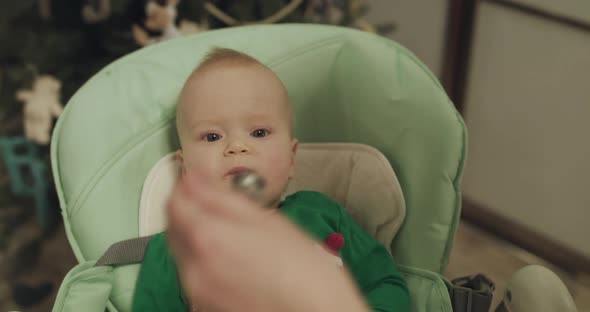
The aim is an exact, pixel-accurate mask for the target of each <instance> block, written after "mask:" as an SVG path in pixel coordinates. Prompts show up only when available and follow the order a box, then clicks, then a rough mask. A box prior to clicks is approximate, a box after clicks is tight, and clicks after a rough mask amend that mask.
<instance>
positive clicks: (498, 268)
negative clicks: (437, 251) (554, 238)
mask: <svg viewBox="0 0 590 312" xmlns="http://www.w3.org/2000/svg"><path fill="white" fill-rule="evenodd" d="M529 264H539V265H543V266H546V267H548V268H549V269H550V270H552V271H553V272H555V273H556V274H557V275H558V276H559V277H560V278H561V280H562V281H564V283H565V285H566V287H567V288H568V289H569V291H570V293H571V294H572V297H573V299H574V303H575V304H576V306H577V308H578V312H590V276H572V275H570V274H567V273H565V272H564V271H563V270H560V269H559V268H557V267H555V266H552V265H551V264H550V263H547V262H545V261H543V259H540V258H538V257H536V256H534V255H532V254H530V253H528V252H526V251H524V250H522V249H519V248H517V247H515V246H514V245H512V244H510V243H507V242H505V241H503V240H499V239H497V238H496V237H494V236H492V235H490V234H488V233H487V232H484V231H482V230H480V229H478V228H476V227H474V226H471V225H470V224H468V223H466V222H461V224H460V226H459V228H458V230H457V237H456V240H455V246H454V248H453V252H452V253H451V258H450V264H449V266H448V268H447V274H446V276H447V277H448V278H449V279H453V278H456V277H461V276H466V275H472V274H477V273H484V274H485V275H487V276H488V277H490V278H491V279H492V280H493V281H494V282H495V285H496V291H495V292H494V301H493V303H492V307H495V306H497V303H498V302H499V301H500V300H501V297H502V296H503V293H504V289H505V288H506V284H507V283H508V280H509V279H510V276H511V275H512V274H513V273H514V272H515V271H517V270H518V269H520V268H522V267H524V266H526V265H529ZM556 312H557V311H556Z"/></svg>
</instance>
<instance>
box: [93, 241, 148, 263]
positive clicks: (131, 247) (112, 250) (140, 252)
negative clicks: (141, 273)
mask: <svg viewBox="0 0 590 312" xmlns="http://www.w3.org/2000/svg"><path fill="white" fill-rule="evenodd" d="M151 238H152V236H144V237H138V238H132V239H128V240H124V241H120V242H118V243H115V244H113V245H111V247H109V248H108V249H107V251H106V252H105V253H104V254H103V255H102V256H101V257H100V259H98V261H96V264H95V266H101V265H123V264H133V263H141V262H142V261H143V256H144V255H145V251H146V249H147V246H148V244H149V242H150V239H151Z"/></svg>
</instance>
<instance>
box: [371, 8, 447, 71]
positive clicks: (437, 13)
mask: <svg viewBox="0 0 590 312" xmlns="http://www.w3.org/2000/svg"><path fill="white" fill-rule="evenodd" d="M368 3H369V5H370V10H369V13H368V14H367V20H369V21H370V22H388V21H393V22H395V23H396V24H397V27H398V28H397V30H396V31H395V32H394V33H392V35H390V38H391V39H393V40H395V41H397V42H399V43H401V44H402V45H403V46H405V47H406V48H408V49H409V50H411V51H412V52H413V53H414V54H416V56H418V58H419V59H420V60H421V61H422V62H423V63H424V64H426V66H428V68H430V70H431V71H432V72H433V73H434V74H435V75H437V76H438V77H439V78H440V77H441V74H442V68H443V66H442V61H443V56H444V41H445V34H446V33H445V31H446V23H447V21H446V18H447V7H448V1H447V0H437V1H430V0H369V1H368Z"/></svg>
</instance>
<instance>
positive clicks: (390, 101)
mask: <svg viewBox="0 0 590 312" xmlns="http://www.w3.org/2000/svg"><path fill="white" fill-rule="evenodd" d="M214 46H219V47H227V48H232V49H237V50H240V51H243V52H245V53H247V54H249V55H252V56H253V57H255V58H257V59H258V60H260V61H261V62H263V63H264V64H266V65H268V66H269V67H270V68H272V69H273V70H274V71H275V72H276V73H277V75H278V76H279V77H280V78H281V80H282V81H283V82H284V84H285V85H286V87H287V89H288V92H289V96H290V99H291V101H292V105H293V112H294V116H295V120H294V132H295V136H296V137H297V138H298V139H299V140H300V141H301V142H353V143H364V144H367V145H370V146H372V147H375V148H377V149H378V150H380V151H381V152H382V153H383V154H384V155H385V156H386V157H387V159H388V160H389V161H390V163H391V165H392V167H393V168H394V170H395V172H396V174H397V177H398V179H399V182H400V185H401V188H402V190H403V193H404V198H405V203H406V210H407V211H406V218H405V221H404V224H403V225H402V227H401V228H400V230H399V233H398V235H397V236H396V239H395V240H394V242H393V243H392V245H391V247H392V253H393V255H394V257H395V259H396V260H397V262H398V263H400V264H404V265H411V266H413V267H417V268H421V269H426V270H430V271H434V272H439V273H440V272H442V271H444V269H445V266H446V264H447V261H448V258H449V254H450V250H451V247H452V244H453V237H454V233H455V228H456V224H457V221H458V218H459V211H460V190H459V183H460V177H461V174H462V170H463V162H464V159H465V150H466V146H465V145H466V143H465V142H466V134H465V128H464V125H463V122H462V120H461V118H460V116H459V115H458V113H457V112H456V110H455V109H454V107H453V105H452V103H451V102H450V100H449V99H448V97H447V96H446V94H445V92H444V90H443V88H442V87H441V85H440V84H439V83H438V81H437V79H436V78H435V76H434V75H433V74H432V73H431V72H430V71H429V70H428V69H427V68H426V67H425V66H424V65H423V64H422V63H421V62H420V61H418V60H417V58H416V57H415V56H414V55H413V54H412V53H410V52H408V51H407V50H406V49H405V48H403V47H401V46H399V45H398V44H396V43H395V42H392V41H390V40H388V39H385V38H382V37H378V36H376V35H372V34H367V33H364V32H360V31H356V30H351V29H347V28H340V27H332V26H319V25H272V26H248V27H239V28H228V29H223V30H216V31H210V32H206V33H203V34H199V35H194V36H188V37H184V38H180V39H175V40H171V41H167V42H163V43H160V44H157V45H154V46H150V47H147V48H144V49H141V50H139V51H137V52H135V53H132V54H130V55H128V56H126V57H123V58H121V59H120V60H117V61H116V62H114V63H112V64H110V65H109V66H107V67H106V68H104V69H103V70H101V71H100V72H99V73H98V74H96V75H95V76H94V77H93V78H92V79H91V80H90V81H89V82H88V83H86V84H85V85H84V86H83V87H82V88H81V89H80V90H79V91H78V92H77V93H76V94H75V95H74V96H73V97H72V98H71V99H70V101H69V102H68V105H67V107H66V109H65V111H64V113H63V114H62V116H61V118H60V120H59V122H58V124H57V126H56V129H55V131H54V135H53V140H52V146H51V156H52V167H53V174H54V178H55V182H56V187H57V191H58V195H59V198H60V203H61V206H62V214H63V218H64V223H65V226H66V231H67V236H68V239H69V242H70V244H71V246H72V248H73V250H74V253H75V255H76V257H77V259H78V260H79V261H87V260H92V259H97V258H98V257H99V256H100V255H101V254H102V253H103V252H104V251H105V250H106V249H107V247H108V246H110V245H111V244H113V243H115V242H118V241H121V240H124V239H128V238H133V237H137V236H138V218H137V215H138V204H139V200H140V193H141V188H142V183H143V181H144V179H145V177H146V175H147V173H148V171H149V170H150V168H151V167H152V166H153V165H154V163H156V161H157V160H158V159H160V158H162V157H163V156H164V155H165V154H167V153H169V152H171V151H173V150H175V149H177V148H178V141H177V138H176V133H175V126H174V122H173V121H174V114H175V103H176V101H177V99H178V95H179V93H180V90H181V87H182V85H183V83H184V81H185V79H186V78H187V77H188V75H189V74H190V72H191V71H192V70H193V69H194V68H195V66H196V65H197V64H198V63H199V61H200V59H201V58H202V57H203V56H204V55H205V54H206V53H207V52H208V51H209V49H210V48H211V47H214ZM137 272H138V266H124V267H120V268H117V269H116V270H115V272H114V280H113V288H112V292H111V301H112V303H113V304H114V305H115V306H128V305H129V302H130V300H131V299H130V298H131V292H132V289H130V288H129V285H132V283H133V281H134V276H136V274H137Z"/></svg>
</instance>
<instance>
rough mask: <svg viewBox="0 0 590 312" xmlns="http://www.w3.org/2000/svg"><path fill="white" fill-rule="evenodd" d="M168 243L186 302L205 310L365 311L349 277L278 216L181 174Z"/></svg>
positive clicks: (170, 214)
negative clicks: (187, 300)
mask: <svg viewBox="0 0 590 312" xmlns="http://www.w3.org/2000/svg"><path fill="white" fill-rule="evenodd" d="M167 213H168V220H169V227H168V237H169V241H170V246H171V249H172V252H173V254H174V256H175V259H176V261H177V265H178V269H179V275H180V279H181V283H182V284H183V287H184V289H185V291H186V293H187V296H188V297H189V300H190V301H191V302H192V303H194V304H195V305H197V306H198V308H199V309H202V310H206V311H261V312H264V311H273V312H274V311H355V312H358V311H368V308H367V306H366V304H365V303H364V300H363V299H362V297H361V295H360V293H359V291H358V290H357V288H356V287H355V285H354V283H353V281H352V279H351V277H350V276H349V274H348V273H347V272H346V270H344V269H342V267H340V266H338V265H335V264H334V262H333V261H330V260H331V259H327V258H326V257H325V254H323V252H319V251H318V250H319V249H318V248H317V244H316V242H314V241H313V240H312V239H311V238H309V237H308V236H307V235H305V234H304V233H303V232H301V231H300V230H299V229H298V228H297V227H296V226H295V225H294V224H292V223H291V222H290V221H289V220H288V219H286V218H285V217H283V216H282V215H281V214H280V213H272V212H270V211H269V210H268V208H263V207H261V206H260V205H258V204H257V203H255V202H253V201H251V200H250V199H249V198H247V197H246V196H245V195H242V194H238V193H236V192H233V191H230V190H227V189H223V188H219V187H214V186H213V185H211V184H209V183H207V181H206V180H204V179H203V178H202V177H200V176H198V175H189V174H187V175H185V176H184V178H183V179H182V181H181V182H180V183H179V185H178V186H177V188H176V189H175V191H174V192H173V194H172V196H171V199H170V201H169V204H168V209H167Z"/></svg>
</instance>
